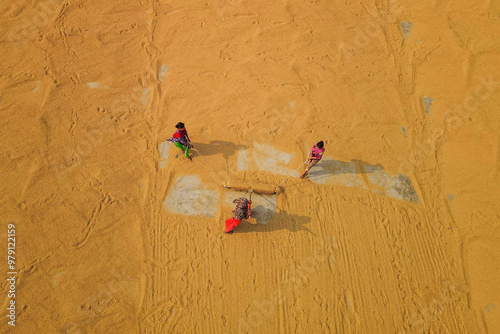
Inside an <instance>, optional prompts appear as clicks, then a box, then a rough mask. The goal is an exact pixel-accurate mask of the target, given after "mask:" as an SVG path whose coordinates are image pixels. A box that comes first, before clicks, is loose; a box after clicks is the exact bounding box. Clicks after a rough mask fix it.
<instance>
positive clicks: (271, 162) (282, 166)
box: [253, 142, 300, 177]
mask: <svg viewBox="0 0 500 334" xmlns="http://www.w3.org/2000/svg"><path fill="white" fill-rule="evenodd" d="M253 153H254V154H253V158H254V159H253V160H254V162H255V165H256V166H257V168H258V170H259V171H267V172H271V173H273V174H274V175H276V174H278V175H290V174H292V176H294V177H298V176H299V175H300V174H299V173H298V172H294V170H293V169H290V168H289V167H288V165H289V163H290V162H291V160H292V157H293V154H292V153H287V152H282V151H278V150H277V149H275V148H274V147H272V146H270V145H267V144H259V143H257V142H254V152H253Z"/></svg>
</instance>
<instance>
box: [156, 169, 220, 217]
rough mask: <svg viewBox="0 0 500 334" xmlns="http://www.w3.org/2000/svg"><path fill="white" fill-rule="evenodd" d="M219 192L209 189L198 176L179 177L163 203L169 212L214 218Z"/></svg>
mask: <svg viewBox="0 0 500 334" xmlns="http://www.w3.org/2000/svg"><path fill="white" fill-rule="evenodd" d="M218 204H219V192H218V191H216V190H212V189H209V188H208V187H206V186H205V185H204V184H203V183H202V182H201V180H200V177H199V176H198V175H187V176H180V177H178V178H177V179H176V180H175V183H174V185H173V187H172V190H171V191H170V194H168V196H167V198H165V201H164V202H163V206H164V207H165V209H166V210H167V211H169V212H172V213H176V214H180V215H186V216H205V217H211V218H213V217H215V215H216V214H217V211H218Z"/></svg>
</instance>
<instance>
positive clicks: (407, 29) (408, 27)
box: [400, 22, 413, 39]
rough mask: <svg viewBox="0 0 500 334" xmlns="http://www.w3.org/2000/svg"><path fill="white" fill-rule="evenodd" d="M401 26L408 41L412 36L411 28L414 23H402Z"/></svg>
mask: <svg viewBox="0 0 500 334" xmlns="http://www.w3.org/2000/svg"><path fill="white" fill-rule="evenodd" d="M400 25H401V30H403V35H404V37H405V39H407V38H408V35H409V34H410V30H411V26H412V25H413V23H411V22H401V23H400Z"/></svg>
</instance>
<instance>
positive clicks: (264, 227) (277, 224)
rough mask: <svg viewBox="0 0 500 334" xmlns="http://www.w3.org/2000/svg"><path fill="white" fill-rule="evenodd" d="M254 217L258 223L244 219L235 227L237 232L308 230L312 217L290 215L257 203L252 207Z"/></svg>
mask: <svg viewBox="0 0 500 334" xmlns="http://www.w3.org/2000/svg"><path fill="white" fill-rule="evenodd" d="M252 218H255V220H256V221H257V224H250V223H249V222H246V221H243V222H242V223H241V224H240V225H239V226H238V227H236V228H235V229H234V231H235V233H249V232H272V231H278V230H288V231H290V232H298V231H308V232H309V229H308V228H307V227H305V226H304V225H305V224H308V223H309V222H310V221H311V217H307V216H299V215H290V214H288V213H286V212H284V211H281V212H278V213H276V212H275V211H274V210H272V209H269V208H266V207H264V206H263V205H257V206H256V207H255V208H252Z"/></svg>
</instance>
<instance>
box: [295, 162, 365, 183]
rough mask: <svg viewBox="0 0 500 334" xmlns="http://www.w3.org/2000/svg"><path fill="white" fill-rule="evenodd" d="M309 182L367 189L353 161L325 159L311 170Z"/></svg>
mask: <svg viewBox="0 0 500 334" xmlns="http://www.w3.org/2000/svg"><path fill="white" fill-rule="evenodd" d="M304 168H305V167H304ZM309 180H311V182H315V183H320V184H334V185H342V186H347V187H360V188H365V189H366V186H365V184H364V183H363V181H362V180H361V179H360V178H359V176H358V174H357V171H356V164H355V163H354V162H353V161H351V162H343V161H337V160H334V159H332V158H331V157H324V158H323V159H322V160H321V161H320V162H318V164H317V165H316V166H314V167H313V168H311V170H310V171H309Z"/></svg>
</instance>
